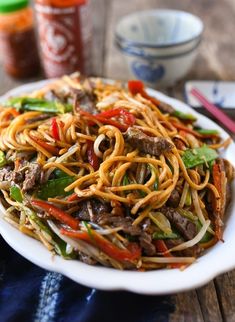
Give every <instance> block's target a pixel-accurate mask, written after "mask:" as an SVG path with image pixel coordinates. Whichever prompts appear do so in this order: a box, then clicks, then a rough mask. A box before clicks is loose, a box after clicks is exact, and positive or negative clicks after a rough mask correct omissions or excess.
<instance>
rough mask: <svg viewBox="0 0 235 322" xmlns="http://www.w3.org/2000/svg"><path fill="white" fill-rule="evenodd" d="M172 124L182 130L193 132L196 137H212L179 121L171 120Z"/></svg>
mask: <svg viewBox="0 0 235 322" xmlns="http://www.w3.org/2000/svg"><path fill="white" fill-rule="evenodd" d="M171 124H172V125H173V126H174V127H175V128H176V129H178V130H181V131H184V132H187V133H190V134H192V135H193V136H195V137H196V138H199V139H203V138H208V137H211V135H210V136H208V135H202V134H200V133H198V132H196V131H194V130H192V129H189V128H188V127H187V126H184V125H183V124H180V123H177V122H171Z"/></svg>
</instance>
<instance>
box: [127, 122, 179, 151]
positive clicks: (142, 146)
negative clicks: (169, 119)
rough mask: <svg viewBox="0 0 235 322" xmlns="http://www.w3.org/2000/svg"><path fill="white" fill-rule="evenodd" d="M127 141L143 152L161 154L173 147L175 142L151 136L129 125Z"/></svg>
mask: <svg viewBox="0 0 235 322" xmlns="http://www.w3.org/2000/svg"><path fill="white" fill-rule="evenodd" d="M124 137H125V139H126V141H127V142H128V143H129V144H131V145H132V146H133V147H134V148H137V149H139V150H140V151H141V152H143V153H149V154H151V155H155V156H159V155H161V154H162V153H164V152H167V151H170V150H172V149H173V144H172V143H170V142H169V141H168V140H167V139H165V138H162V137H151V136H149V135H147V134H145V133H144V132H142V131H141V130H139V129H137V128H135V127H129V129H128V130H127V131H126V133H125V134H124Z"/></svg>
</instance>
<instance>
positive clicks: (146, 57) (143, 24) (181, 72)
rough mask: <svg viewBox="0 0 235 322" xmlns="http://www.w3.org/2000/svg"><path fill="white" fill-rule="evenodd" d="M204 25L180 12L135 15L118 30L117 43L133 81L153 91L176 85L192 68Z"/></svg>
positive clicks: (127, 18) (153, 12) (196, 18)
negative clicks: (136, 80)
mask: <svg viewBox="0 0 235 322" xmlns="http://www.w3.org/2000/svg"><path fill="white" fill-rule="evenodd" d="M202 32H203V23H202V21H201V20H200V19H199V18H198V17H196V16H194V15H192V14H190V13H187V12H184V11H178V10H168V9H164V10H149V11H140V12H135V13H132V14H130V15H128V16H125V17H123V18H122V19H121V21H120V22H119V23H118V25H117V27H116V32H115V43H116V45H117V46H118V48H119V49H120V50H121V51H122V53H123V54H124V56H125V57H126V60H127V63H128V67H129V71H130V77H132V78H137V79H140V80H142V81H144V82H145V83H146V85H148V86H151V87H156V86H158V85H164V86H166V85H173V84H174V83H175V82H176V81H177V80H179V79H180V78H182V77H184V76H185V75H186V74H187V72H188V71H189V69H190V67H191V66H192V63H193V60H194V58H195V57H196V54H197V48H198V46H199V44H200V40H201V35H202Z"/></svg>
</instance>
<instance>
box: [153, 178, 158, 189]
mask: <svg viewBox="0 0 235 322" xmlns="http://www.w3.org/2000/svg"><path fill="white" fill-rule="evenodd" d="M158 186H159V180H158V178H157V179H156V181H155V182H154V184H153V188H154V190H156V191H157V190H158Z"/></svg>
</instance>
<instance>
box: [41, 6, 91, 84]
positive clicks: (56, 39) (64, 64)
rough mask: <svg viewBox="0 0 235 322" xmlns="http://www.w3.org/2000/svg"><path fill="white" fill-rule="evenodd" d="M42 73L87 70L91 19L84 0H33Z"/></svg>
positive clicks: (89, 66) (55, 74)
mask: <svg viewBox="0 0 235 322" xmlns="http://www.w3.org/2000/svg"><path fill="white" fill-rule="evenodd" d="M35 11H36V17H37V25H38V34H39V40H40V46H41V57H42V64H43V68H44V72H45V75H46V76H47V77H49V78H52V77H60V76H62V75H65V74H70V73H72V72H75V71H78V70H79V71H80V72H81V73H83V74H86V75H88V74H89V73H90V72H91V45H92V41H91V33H92V30H91V29H92V28H91V19H90V6H89V1H88V0H36V4H35Z"/></svg>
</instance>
